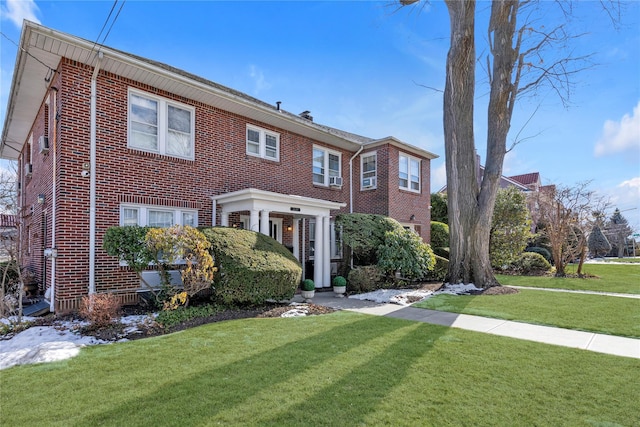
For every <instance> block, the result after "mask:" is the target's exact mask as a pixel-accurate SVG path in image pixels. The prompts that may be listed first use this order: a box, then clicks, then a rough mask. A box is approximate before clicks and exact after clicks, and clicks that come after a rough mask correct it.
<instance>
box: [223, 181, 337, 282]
mask: <svg viewBox="0 0 640 427" xmlns="http://www.w3.org/2000/svg"><path fill="white" fill-rule="evenodd" d="M211 199H212V200H213V221H212V223H213V225H217V224H216V220H215V212H216V210H217V205H220V210H221V212H220V225H222V226H223V227H228V226H229V214H230V213H231V212H241V211H249V227H248V229H249V230H253V231H259V232H260V233H262V234H266V235H269V229H270V227H269V219H270V218H269V215H270V214H271V213H277V214H281V215H282V214H284V215H291V216H293V218H294V220H293V230H292V231H293V254H294V256H295V257H296V258H297V259H298V260H300V261H303V264H304V259H303V258H304V256H301V254H300V250H299V249H300V248H299V247H298V244H299V241H300V226H299V222H300V219H301V218H313V220H314V221H315V232H314V236H313V239H314V245H315V246H314V272H313V276H314V283H315V285H316V287H318V288H320V287H329V286H331V278H330V271H331V268H330V265H329V264H330V260H331V254H330V242H331V236H330V229H331V228H330V227H331V226H330V218H331V211H332V210H338V209H340V208H343V207H345V206H346V205H347V204H346V203H339V202H331V201H328V200H321V199H314V198H311V197H303V196H294V195H287V194H280V193H273V192H271V191H264V190H258V189H256V188H247V189H244V190H240V191H234V192H233V193H226V194H220V195H217V196H212V197H211ZM310 237H311V236H310ZM302 241H303V244H305V239H304V236H303V239H302Z"/></svg>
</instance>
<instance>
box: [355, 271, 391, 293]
mask: <svg viewBox="0 0 640 427" xmlns="http://www.w3.org/2000/svg"><path fill="white" fill-rule="evenodd" d="M384 287H385V277H384V272H383V271H382V270H381V269H380V268H379V267H378V266H376V265H365V266H361V267H356V268H354V269H353V270H351V271H350V272H349V276H348V278H347V290H348V291H350V292H355V293H365V292H371V291H375V290H376V289H381V288H384Z"/></svg>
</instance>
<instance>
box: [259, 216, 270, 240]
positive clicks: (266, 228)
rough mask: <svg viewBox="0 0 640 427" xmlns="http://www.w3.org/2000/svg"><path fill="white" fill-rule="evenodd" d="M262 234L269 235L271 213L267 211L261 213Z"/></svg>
mask: <svg viewBox="0 0 640 427" xmlns="http://www.w3.org/2000/svg"><path fill="white" fill-rule="evenodd" d="M260 232H261V233H262V234H266V235H267V236H268V235H269V211H268V210H266V209H263V210H261V211H260Z"/></svg>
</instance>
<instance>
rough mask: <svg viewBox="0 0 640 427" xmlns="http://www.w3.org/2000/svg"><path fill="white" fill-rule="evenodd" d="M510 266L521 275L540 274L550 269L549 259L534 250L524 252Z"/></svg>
mask: <svg viewBox="0 0 640 427" xmlns="http://www.w3.org/2000/svg"><path fill="white" fill-rule="evenodd" d="M512 268H513V269H514V270H515V271H517V272H518V273H520V274H523V275H540V274H544V273H546V272H547V271H549V270H550V269H551V264H550V263H549V261H547V260H546V259H544V257H543V256H542V255H540V254H538V253H535V252H525V253H523V254H521V255H520V256H519V257H518V259H517V260H516V261H515V262H514V263H513V264H512Z"/></svg>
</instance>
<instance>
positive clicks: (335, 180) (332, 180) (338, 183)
mask: <svg viewBox="0 0 640 427" xmlns="http://www.w3.org/2000/svg"><path fill="white" fill-rule="evenodd" d="M329 185H330V186H332V187H342V177H341V176H330V177H329Z"/></svg>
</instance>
